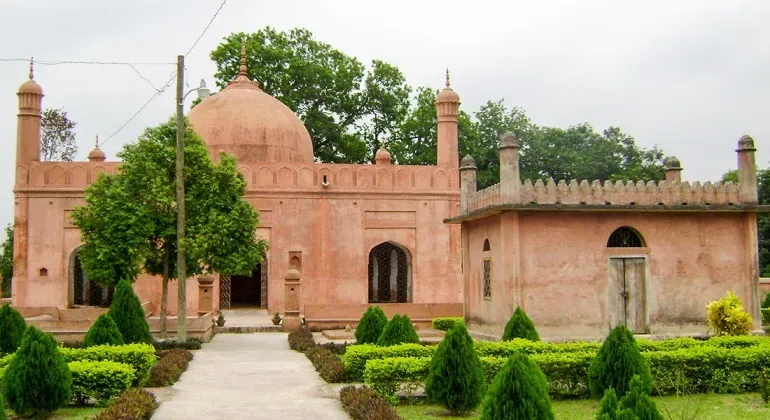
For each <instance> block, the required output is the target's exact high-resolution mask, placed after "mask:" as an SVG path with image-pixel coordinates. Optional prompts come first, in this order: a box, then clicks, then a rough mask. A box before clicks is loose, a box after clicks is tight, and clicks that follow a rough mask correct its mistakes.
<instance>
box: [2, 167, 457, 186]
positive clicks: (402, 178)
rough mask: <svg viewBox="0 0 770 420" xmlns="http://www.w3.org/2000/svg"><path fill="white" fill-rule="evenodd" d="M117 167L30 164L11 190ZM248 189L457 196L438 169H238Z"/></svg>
mask: <svg viewBox="0 0 770 420" xmlns="http://www.w3.org/2000/svg"><path fill="white" fill-rule="evenodd" d="M119 165H120V162H98V163H91V162H33V163H31V164H30V165H19V166H17V168H16V180H17V181H16V185H17V187H19V186H21V187H42V188H52V187H54V188H85V187H87V186H88V185H90V184H91V183H93V182H94V181H95V180H96V178H97V177H98V175H99V174H100V173H103V172H105V173H115V172H116V171H117V170H118V167H119ZM238 170H239V171H240V172H241V173H242V174H243V176H244V180H245V181H246V184H247V189H248V190H262V189H268V190H270V189H275V190H281V189H292V190H322V189H323V190H351V191H359V192H363V191H368V190H372V189H374V190H398V191H412V190H413V191H422V192H431V191H440V192H450V191H454V192H459V188H460V185H459V179H458V173H457V170H456V169H447V168H443V167H439V166H411V165H410V166H407V165H403V166H402V165H344V164H310V165H305V164H276V165H265V164H241V165H239V166H238Z"/></svg>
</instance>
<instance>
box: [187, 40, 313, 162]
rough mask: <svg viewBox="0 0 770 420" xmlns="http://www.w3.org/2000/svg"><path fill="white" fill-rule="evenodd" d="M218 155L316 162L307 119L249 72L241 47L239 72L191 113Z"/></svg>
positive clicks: (243, 159) (194, 124) (250, 159)
mask: <svg viewBox="0 0 770 420" xmlns="http://www.w3.org/2000/svg"><path fill="white" fill-rule="evenodd" d="M188 118H189V120H190V124H191V125H192V127H193V129H194V130H195V132H196V133H198V135H199V136H201V138H203V140H204V141H205V142H206V144H208V146H209V151H210V153H211V155H212V157H216V156H218V155H219V153H220V152H226V153H230V154H232V155H233V156H235V159H236V160H237V161H238V162H239V163H241V162H243V163H247V162H260V163H312V162H313V143H312V141H311V140H310V134H308V131H307V128H305V125H304V124H303V123H302V120H300V119H299V117H297V115H296V114H295V113H294V112H293V111H292V110H291V109H290V108H289V107H287V106H286V105H284V104H283V103H282V102H281V101H279V100H277V99H275V98H273V97H272V96H270V95H268V94H267V93H265V92H263V91H262V89H260V88H259V85H258V84H257V83H256V82H253V81H251V80H249V78H248V76H247V75H246V56H245V50H244V49H242V50H241V67H240V72H239V74H238V76H237V77H236V78H235V80H233V81H232V82H230V83H229V84H228V85H227V87H225V89H223V90H222V91H221V92H218V93H217V94H215V95H213V96H211V97H209V98H208V99H205V100H203V101H202V102H201V103H199V104H198V105H196V106H195V107H193V109H192V110H190V113H189V115H188Z"/></svg>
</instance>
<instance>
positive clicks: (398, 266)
mask: <svg viewBox="0 0 770 420" xmlns="http://www.w3.org/2000/svg"><path fill="white" fill-rule="evenodd" d="M411 301H412V256H411V253H410V252H409V250H408V249H407V248H406V247H404V246H402V245H400V244H398V243H395V242H390V241H388V242H383V243H381V244H379V245H376V246H375V247H373V248H372V249H371V250H370V251H369V302H370V303H407V302H411Z"/></svg>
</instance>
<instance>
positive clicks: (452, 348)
mask: <svg viewBox="0 0 770 420" xmlns="http://www.w3.org/2000/svg"><path fill="white" fill-rule="evenodd" d="M485 385H486V384H485V383H484V371H483V370H482V368H481V360H480V359H479V356H478V355H477V354H476V350H475V349H474V347H473V339H472V338H471V336H470V335H469V334H468V331H467V330H466V329H465V325H464V324H460V323H456V324H455V325H454V326H453V327H452V328H450V329H449V331H447V333H446V336H445V337H444V339H443V340H441V343H439V345H438V348H437V349H436V351H435V352H434V353H433V358H432V359H431V361H430V368H429V371H428V379H427V380H426V382H425V395H426V396H427V397H428V400H429V401H432V402H436V403H439V404H441V405H443V406H444V407H446V408H447V409H448V410H449V411H451V412H452V413H453V414H455V415H458V414H460V415H462V414H465V413H467V412H468V411H470V410H473V409H474V408H476V407H477V406H478V405H479V404H480V403H481V400H482V399H483V398H484V388H485Z"/></svg>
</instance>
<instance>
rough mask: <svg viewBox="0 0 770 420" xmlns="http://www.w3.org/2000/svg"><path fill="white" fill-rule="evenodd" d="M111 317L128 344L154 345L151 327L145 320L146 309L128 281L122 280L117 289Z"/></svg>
mask: <svg viewBox="0 0 770 420" xmlns="http://www.w3.org/2000/svg"><path fill="white" fill-rule="evenodd" d="M109 316H110V318H112V320H113V321H115V324H117V326H118V329H119V330H120V334H121V335H123V340H124V341H125V342H126V344H131V343H147V344H152V335H150V326H149V325H148V324H147V320H146V319H145V318H144V309H142V304H141V303H140V302H139V298H138V297H136V294H135V293H134V288H133V287H132V286H131V282H129V281H128V280H121V281H120V282H119V283H118V285H117V287H115V295H114V296H113V298H112V304H111V305H110V311H109Z"/></svg>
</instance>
